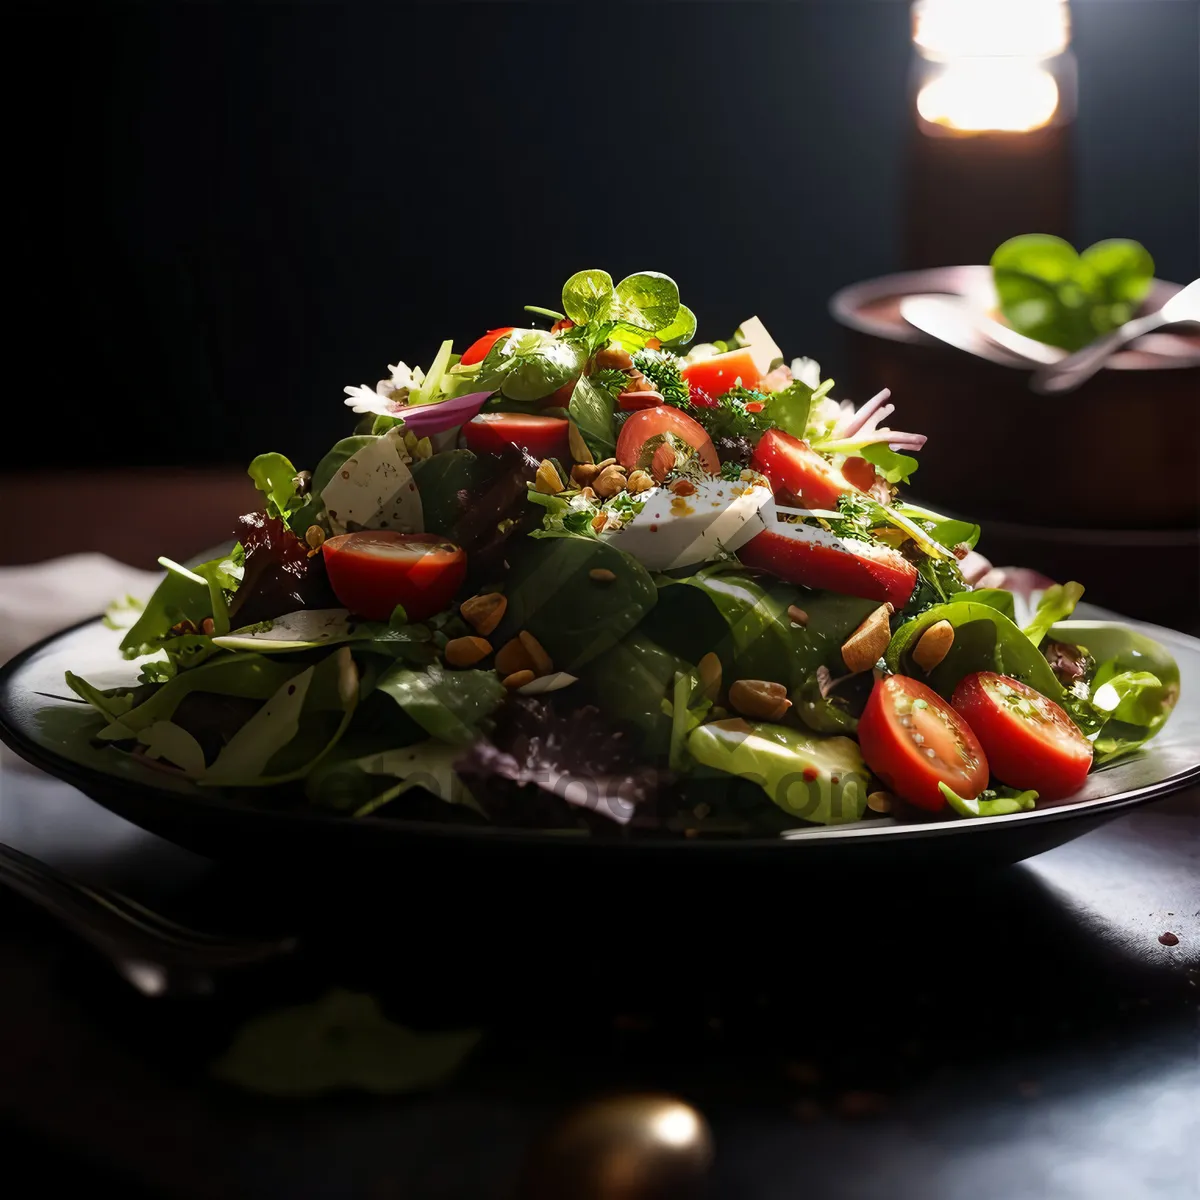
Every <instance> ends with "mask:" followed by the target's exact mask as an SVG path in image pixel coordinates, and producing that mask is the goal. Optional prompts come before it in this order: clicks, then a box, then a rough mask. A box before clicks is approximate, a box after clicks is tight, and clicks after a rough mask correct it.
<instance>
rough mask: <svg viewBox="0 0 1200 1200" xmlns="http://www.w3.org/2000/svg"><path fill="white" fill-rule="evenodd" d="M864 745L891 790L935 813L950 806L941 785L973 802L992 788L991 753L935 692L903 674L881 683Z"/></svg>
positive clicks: (861, 739) (862, 722) (862, 723)
mask: <svg viewBox="0 0 1200 1200" xmlns="http://www.w3.org/2000/svg"><path fill="white" fill-rule="evenodd" d="M858 746H859V749H860V750H861V751H862V755H863V758H865V759H866V760H867V766H868V767H870V768H871V770H872V771H873V772H874V773H875V774H876V775H877V776H879V778H880V779H881V780H882V781H883V783H884V785H885V786H886V787H887V788H888V790H889V791H892V792H895V793H896V795H897V796H902V797H903V798H904V799H905V800H907V801H908V802H909V803H910V804H915V805H917V807H918V808H926V809H929V811H930V812H937V811H939V810H940V809H942V808H945V806H946V798H945V797H944V796H943V795H942V793H941V792H940V791H939V790H938V784H939V783H945V784H946V785H947V786H948V787H950V788H953V790H954V791H955V792H957V793H958V794H959V795H960V796H962V797H963V798H964V799H967V800H973V799H975V797H976V796H978V795H979V793H980V792H982V791H983V789H984V788H985V787H987V785H988V760H987V755H986V754H984V751H983V747H982V746H981V745H980V744H979V739H978V738H977V737H976V736H975V734H974V733H973V732H972V730H971V727H970V725H968V724H967V723H966V721H964V720H963V719H962V717H961V716H959V714H958V713H956V712H955V711H954V709H952V708H951V707H950V705H948V704H947V703H946V702H945V700H943V699H942V698H941V696H939V695H938V694H937V692H935V691H934V690H933V688H931V687H926V686H925V684H923V683H918V682H917V680H915V679H908V678H907V677H906V676H903V675H890V676H888V678H886V679H881V680H879V681H878V682H877V683H876V684H875V688H874V690H873V691H872V692H871V698H870V699H869V700H868V701H867V707H866V708H865V709H864V710H863V715H862V716H861V717H860V718H859V721H858Z"/></svg>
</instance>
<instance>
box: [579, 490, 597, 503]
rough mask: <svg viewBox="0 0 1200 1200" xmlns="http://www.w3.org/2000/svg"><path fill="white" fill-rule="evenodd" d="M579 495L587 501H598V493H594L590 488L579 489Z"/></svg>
mask: <svg viewBox="0 0 1200 1200" xmlns="http://www.w3.org/2000/svg"><path fill="white" fill-rule="evenodd" d="M579 494H580V495H581V496H582V497H583V498H584V499H585V500H595V499H596V493H595V492H594V491H592V489H591V488H590V487H581V488H580V489H579Z"/></svg>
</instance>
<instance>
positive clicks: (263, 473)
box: [246, 453, 300, 518]
mask: <svg viewBox="0 0 1200 1200" xmlns="http://www.w3.org/2000/svg"><path fill="white" fill-rule="evenodd" d="M246 474H247V475H249V476H250V478H251V479H253V480H254V486H255V487H256V488H258V490H259V491H260V492H262V494H263V496H264V497H265V498H266V501H267V515H268V516H270V517H280V518H283V517H286V516H287V515H288V513H289V512H291V511H292V510H293V509H295V508H299V507H300V497H299V496H298V495H297V494H296V482H295V481H296V468H295V467H294V466H292V464H291V461H290V460H289V459H287V458H285V457H284V456H283V455H282V454H275V453H270V454H260V455H258V457H257V458H255V459H254V460H253V461H252V462H251V463H250V466H249V468H248V469H247V471H246Z"/></svg>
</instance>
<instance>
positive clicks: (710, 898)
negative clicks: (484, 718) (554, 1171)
mask: <svg viewBox="0 0 1200 1200" xmlns="http://www.w3.org/2000/svg"><path fill="white" fill-rule="evenodd" d="M0 839H2V840H4V841H6V842H9V843H10V844H13V845H16V846H18V847H20V848H23V849H25V850H26V851H28V852H30V853H32V854H35V855H38V856H40V857H42V858H45V859H47V860H49V861H52V862H55V863H57V864H59V865H62V866H66V867H69V868H70V869H71V870H73V871H76V872H78V873H79V874H80V875H82V876H84V877H87V878H90V879H94V880H97V881H104V882H109V883H114V884H117V885H120V886H122V887H124V888H126V889H127V890H129V891H132V892H134V893H135V894H137V895H140V896H141V897H143V898H145V899H148V900H151V901H153V902H155V903H157V904H159V905H162V906H172V907H174V908H176V909H178V910H180V911H188V910H193V911H194V910H196V909H201V910H207V911H209V912H223V913H225V914H229V913H236V912H239V911H240V912H242V913H243V915H246V916H250V917H254V916H261V915H262V913H263V912H264V911H265V909H266V908H269V907H270V906H271V905H272V903H273V901H274V902H279V901H280V898H279V897H271V896H270V895H269V894H268V895H264V894H263V892H262V889H261V888H259V887H257V886H256V883H255V881H254V880H245V879H241V880H239V879H234V878H231V877H229V876H228V875H224V874H222V873H221V872H219V871H216V870H215V869H214V868H213V867H212V865H211V864H208V863H206V862H205V861H204V860H201V859H198V858H196V857H194V856H192V855H190V854H188V853H186V852H184V851H182V850H179V849H177V848H174V847H172V846H169V845H167V844H165V843H162V842H159V841H157V840H156V839H154V838H152V837H150V836H149V835H147V834H144V833H142V832H141V831H139V830H137V829H134V828H132V827H131V826H128V825H126V824H125V823H124V822H122V821H121V820H119V819H118V818H116V817H114V816H112V815H110V814H108V813H107V812H105V811H104V810H101V809H99V808H97V807H96V806H95V805H93V804H92V803H91V802H90V801H88V800H86V799H85V798H83V797H82V796H80V795H79V794H78V793H75V792H73V791H72V790H71V789H69V788H66V787H64V786H62V785H60V784H58V783H56V782H54V781H52V780H49V779H47V778H45V777H43V776H38V775H35V774H32V773H29V772H27V771H25V770H24V769H18V768H14V767H13V766H12V765H11V764H8V765H7V766H6V768H5V770H4V772H3V774H2V775H0ZM1198 881H1200V793H1198V792H1195V791H1193V792H1192V793H1190V794H1185V795H1181V796H1178V797H1175V798H1172V799H1170V800H1167V801H1163V802H1159V803H1157V804H1155V805H1152V806H1150V807H1147V808H1144V809H1142V810H1139V811H1136V812H1134V813H1132V814H1131V815H1129V816H1127V817H1125V818H1123V819H1121V820H1119V821H1115V822H1113V823H1112V824H1110V825H1108V826H1107V827H1105V828H1103V829H1101V830H1099V831H1097V832H1095V833H1092V834H1089V835H1087V836H1086V837H1084V838H1082V839H1080V840H1078V841H1077V842H1074V843H1072V844H1070V845H1068V846H1065V847H1063V848H1061V849H1059V850H1056V851H1053V852H1051V853H1048V854H1045V855H1043V856H1041V857H1039V858H1037V859H1034V860H1032V861H1030V862H1028V863H1026V864H1024V865H1022V866H1018V867H1013V868H1010V869H1006V870H1002V871H999V872H997V873H995V874H993V875H988V876H984V877H981V878H974V879H970V878H960V879H956V880H942V881H937V880H933V881H930V880H925V881H918V880H913V881H912V883H911V885H907V884H904V883H900V884H891V885H889V886H888V887H886V888H882V889H881V888H877V887H874V886H873V885H872V881H871V880H869V879H851V878H847V879H846V880H845V881H844V882H843V883H842V884H841V885H840V886H838V887H835V888H829V887H828V886H825V887H823V888H821V889H820V890H818V891H816V892H813V891H810V890H806V888H805V887H804V881H803V880H802V879H797V880H796V881H795V887H794V888H792V887H791V886H790V885H789V886H787V887H785V888H783V889H782V890H781V889H780V888H778V887H774V888H764V889H763V891H762V893H761V895H759V894H745V893H743V894H740V895H732V894H729V893H728V892H727V891H723V889H722V881H721V880H720V879H713V880H712V882H711V887H710V888H708V889H707V890H706V892H705V893H704V894H702V895H696V894H689V895H681V894H678V893H677V892H676V891H675V890H674V889H673V888H672V884H671V880H670V879H669V878H664V879H663V881H662V890H661V895H660V896H659V897H658V898H657V902H655V903H653V904H647V903H645V901H644V900H643V901H642V902H640V903H639V905H638V907H637V908H636V909H635V910H633V911H629V910H628V909H627V908H625V907H624V906H623V904H622V888H621V881H620V880H619V879H614V880H613V882H612V890H611V894H609V895H606V896H601V897H596V901H597V903H596V905H595V906H594V907H588V908H581V907H580V906H578V905H575V906H572V907H571V908H570V909H567V908H565V907H564V906H563V905H562V904H561V903H560V902H558V900H557V898H556V897H554V896H546V897H545V899H544V904H542V905H539V906H538V907H536V908H528V907H527V908H524V909H523V910H522V911H517V912H514V911H512V910H511V908H510V907H508V906H506V905H505V880H504V879H503V878H499V877H489V878H473V879H460V880H445V879H442V880H416V881H413V886H412V887H411V888H410V889H409V893H410V894H409V897H408V899H407V900H406V901H403V902H398V903H397V906H396V910H395V911H390V912H382V913H375V914H368V913H362V912H352V911H351V912H341V913H339V912H338V911H337V905H336V900H331V902H330V904H329V906H328V908H326V909H325V910H324V911H325V917H326V919H325V929H324V931H320V930H318V931H316V932H314V933H313V934H312V936H311V938H310V941H309V943H308V946H307V950H306V952H305V953H304V954H302V955H301V958H300V959H299V961H298V962H297V963H296V964H294V965H292V966H290V967H288V968H287V969H286V970H282V971H269V972H265V973H259V974H255V975H251V976H248V977H244V978H241V979H237V980H233V981H230V983H229V984H228V985H227V986H226V987H224V988H222V989H221V990H220V991H219V993H218V995H217V996H216V997H214V998H213V999H210V1000H205V1001H195V1002H193V1001H169V1000H168V1001H150V1000H145V999H141V998H140V997H136V996H135V995H133V993H132V992H130V991H129V990H128V989H127V988H125V986H124V985H122V984H120V983H118V982H117V981H116V980H115V977H112V976H110V974H109V973H108V972H107V970H106V968H105V967H103V966H102V965H101V964H99V963H98V962H95V961H93V960H91V959H90V958H89V957H88V956H87V955H86V954H85V953H83V952H81V951H79V950H78V948H77V947H76V946H75V945H74V944H73V943H72V942H71V941H70V939H69V938H68V937H67V936H66V935H62V934H60V933H59V932H58V931H57V929H56V928H55V927H53V926H51V925H50V924H49V923H48V922H46V921H45V920H43V919H41V918H40V917H38V916H37V915H36V914H34V913H32V912H31V910H29V909H28V908H27V907H26V906H25V905H24V903H23V902H20V901H17V900H15V899H13V898H12V897H9V896H7V895H0V981H2V986H0V1063H2V1064H3V1066H2V1067H0V1131H2V1132H0V1140H3V1141H7V1143H8V1149H7V1154H6V1160H5V1161H6V1166H7V1167H8V1168H9V1171H10V1172H11V1170H12V1169H14V1164H18V1163H21V1162H22V1161H23V1160H28V1163H29V1165H30V1166H31V1168H32V1169H36V1170H37V1171H38V1172H39V1173H40V1177H41V1180H42V1185H43V1186H45V1185H46V1184H48V1183H53V1182H55V1181H60V1182H64V1183H66V1182H71V1181H72V1180H74V1179H76V1178H79V1179H86V1180H87V1181H89V1182H90V1183H91V1184H92V1185H93V1186H94V1185H95V1183H96V1182H97V1181H99V1180H101V1179H103V1178H105V1177H107V1176H112V1177H113V1179H115V1180H119V1181H121V1182H122V1183H123V1184H124V1186H125V1187H126V1194H127V1195H139V1194H146V1195H154V1196H164V1197H179V1198H180V1200H190V1198H193V1197H217V1196H219V1197H240V1196H247V1197H250V1196H255V1197H261V1196H264V1195H269V1196H276V1195H278V1196H289V1197H299V1196H304V1197H308V1196H312V1197H331V1198H332V1197H338V1198H345V1197H355V1198H357V1197H362V1198H363V1200H375V1198H377V1197H446V1198H451V1197H454V1198H458V1197H462V1198H463V1200H467V1198H470V1200H484V1198H489V1197H497V1198H499V1197H502V1196H504V1195H506V1192H507V1189H508V1188H509V1187H510V1185H511V1181H512V1178H513V1176H514V1173H515V1171H516V1170H517V1167H518V1164H519V1162H520V1160H521V1158H522V1155H523V1154H524V1153H525V1151H526V1148H527V1147H528V1145H529V1144H530V1142H531V1140H532V1139H533V1138H534V1137H535V1136H536V1135H537V1133H538V1132H539V1131H540V1130H542V1129H543V1128H544V1127H545V1125H546V1123H547V1122H549V1121H551V1120H553V1119H554V1118H555V1116H556V1115H558V1114H560V1113H561V1112H562V1111H563V1110H564V1109H565V1108H566V1107H567V1106H569V1105H570V1104H571V1103H573V1102H575V1101H577V1100H580V1099H582V1098H585V1097H588V1096H592V1095H596V1094H598V1093H601V1092H605V1091H609V1090H612V1089H629V1088H653V1089H666V1090H669V1091H672V1092H675V1093H677V1094H680V1095H682V1096H684V1097H685V1098H687V1099H689V1100H690V1101H692V1102H693V1103H694V1104H696V1105H697V1106H698V1107H699V1108H700V1109H701V1111H703V1112H704V1113H705V1115H706V1116H707V1117H708V1119H709V1121H710V1122H711V1124H712V1127H713V1130H714V1134H715V1139H716V1147H717V1157H716V1164H715V1168H714V1172H713V1178H712V1191H713V1194H714V1195H718V1196H722V1197H724V1196H729V1197H737V1198H739V1200H742V1198H750V1197H753V1198H757V1197H763V1198H774V1197H779V1198H781V1200H782V1198H783V1197H793V1196H801V1195H804V1196H813V1197H833V1198H838V1200H841V1198H843V1197H844V1198H846V1200H850V1198H854V1200H874V1198H875V1197H879V1198H880V1200H883V1198H885V1197H886V1198H888V1200H891V1198H892V1197H895V1196H921V1197H925V1198H928V1200H959V1198H960V1197H963V1196H972V1197H976V1198H979V1200H992V1198H995V1200H1002V1198H1003V1200H1011V1198H1013V1197H1018V1196H1020V1197H1047V1198H1050V1197H1053V1198H1055V1200H1058V1198H1062V1200H1067V1198H1071V1200H1075V1198H1079V1200H1083V1198H1085V1197H1086V1198H1087V1200H1097V1198H1107V1197H1113V1198H1114V1200H1118V1198H1119V1200H1140V1198H1142V1197H1146V1198H1147V1200H1149V1198H1150V1197H1154V1198H1155V1200H1194V1197H1196V1196H1197V1194H1198V1193H1197V1180H1198V1178H1200V1149H1198V1147H1200V1139H1198V1138H1197V1136H1196V1135H1197V1133H1198V1132H1200V1130H1198V1128H1197V1120H1198V1117H1200V1109H1198V1106H1197V1104H1196V1098H1197V1095H1198V1094H1200V1067H1198V1059H1197V1046H1198V1039H1197V1013H1198V1001H1200V987H1198V986H1197V985H1198V983H1200V882H1198ZM314 888H319V882H318V881H314ZM444 888H456V889H460V890H465V891H466V892H467V893H468V894H469V895H471V896H472V897H474V898H477V901H478V904H477V914H478V915H477V919H476V921H475V922H474V927H470V926H468V925H465V924H458V925H456V926H451V927H449V928H441V929H438V928H437V918H436V911H437V908H438V905H437V895H438V892H439V891H440V890H441V889H444ZM322 907H323V906H322ZM286 908H287V904H286V902H283V903H282V904H279V903H277V904H276V916H277V915H278V911H280V909H282V911H286ZM367 929H369V930H370V932H369V933H368V934H364V935H363V937H362V938H359V939H357V940H355V939H351V942H350V944H349V945H347V944H346V939H345V936H344V935H345V934H346V933H353V932H354V931H355V930H367ZM331 931H332V933H331ZM1166 932H1171V933H1174V934H1175V935H1176V936H1177V937H1178V939H1179V941H1178V944H1177V945H1174V946H1167V945H1164V944H1162V942H1161V941H1160V935H1162V934H1164V933H1166ZM364 940H365V941H366V942H367V943H368V947H369V950H370V953H369V954H365V955H364V954H363V952H362V943H363V941H364ZM1167 940H1170V939H1167ZM331 982H337V983H342V984H345V985H347V986H351V987H358V988H369V989H371V990H374V991H376V992H377V993H378V994H380V995H381V996H383V998H384V1000H385V1003H386V1004H387V1006H388V1008H389V1011H391V1012H393V1013H394V1014H395V1015H396V1016H397V1018H398V1019H403V1020H406V1021H408V1022H409V1023H411V1024H413V1025H416V1026H424V1025H429V1024H431V1023H433V1024H439V1023H446V1024H451V1025H455V1024H458V1025H461V1024H466V1023H477V1024H479V1025H481V1026H482V1027H483V1028H484V1029H485V1030H486V1037H485V1040H484V1042H483V1044H482V1046H481V1048H480V1050H479V1051H478V1052H477V1054H476V1055H475V1057H474V1058H473V1059H472V1060H470V1061H469V1063H468V1064H467V1066H466V1068H465V1069H464V1071H463V1072H462V1073H461V1074H460V1075H459V1077H458V1078H457V1079H456V1080H455V1081H454V1082H453V1083H452V1084H451V1085H449V1086H448V1087H447V1088H446V1089H444V1090H442V1091H440V1092H438V1093H436V1094H433V1095H426V1096H420V1097H412V1098H407V1099H394V1100H367V1099H363V1098H355V1097H347V1098H343V1099H340V1100H338V1099H330V1100H323V1101H303V1102H292V1103H289V1102H281V1101H270V1100H266V1099H262V1098H256V1097H252V1096H247V1095H243V1094H240V1093H235V1092H231V1091H227V1090H224V1089H223V1088H221V1087H219V1086H218V1085H216V1084H215V1083H213V1082H211V1081H210V1080H209V1078H208V1077H207V1075H206V1072H205V1064H206V1063H207V1062H208V1061H209V1060H210V1058H211V1057H212V1055H213V1054H214V1053H216V1052H217V1051H218V1050H219V1049H220V1048H221V1047H222V1046H223V1045H224V1043H225V1041H226V1040H227V1038H228V1037H229V1035H230V1031H231V1030H232V1029H233V1028H234V1027H235V1026H236V1024H237V1023H238V1022H239V1021H240V1020H242V1019H243V1018H244V1017H245V1016H247V1015H248V1014H250V1013H253V1012H255V1011H259V1010H262V1009H263V1008H266V1007H270V1006H273V1005H276V1004H279V1003H283V1002H287V1001H290V1000H294V999H296V998H300V997H306V996H311V995H314V994H316V993H317V992H319V991H320V990H322V989H323V988H324V987H325V986H327V985H328V984H329V983H331Z"/></svg>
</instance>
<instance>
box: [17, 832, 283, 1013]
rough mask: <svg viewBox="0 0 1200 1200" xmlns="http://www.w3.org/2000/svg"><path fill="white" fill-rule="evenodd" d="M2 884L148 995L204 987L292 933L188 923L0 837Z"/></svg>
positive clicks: (266, 954)
mask: <svg viewBox="0 0 1200 1200" xmlns="http://www.w3.org/2000/svg"><path fill="white" fill-rule="evenodd" d="M0 884H4V885H6V886H8V887H9V888H11V889H12V890H13V891H14V892H17V893H18V894H19V895H22V896H24V897H25V898H26V899H27V900H29V901H31V902H32V903H34V904H36V905H37V906H38V907H39V908H41V909H42V910H43V911H45V912H47V913H49V914H50V915H51V916H53V917H55V918H56V919H57V920H58V921H60V922H61V923H62V924H63V925H65V926H66V927H67V928H68V929H69V930H71V932H72V933H74V934H75V935H76V936H78V937H80V938H82V939H83V940H84V941H85V942H87V943H88V944H89V945H90V946H91V947H92V948H93V949H95V950H98V951H99V952H100V953H101V954H102V955H103V956H104V957H105V958H107V959H108V961H109V962H110V963H111V964H112V965H113V967H114V968H116V970H117V972H118V974H120V975H121V976H122V977H123V978H124V979H125V980H126V981H127V982H129V983H130V984H132V985H133V987H135V988H136V989H137V990H138V991H139V992H141V993H142V994H143V995H145V996H165V995H197V994H200V995H203V994H207V993H208V992H211V991H212V988H213V975H214V974H215V973H216V972H219V971H223V970H226V969H228V968H230V967H241V966H249V965H251V964H253V963H261V962H266V961H268V960H269V959H273V958H279V957H281V956H282V955H285V954H288V953H290V952H291V951H292V950H293V949H295V946H296V939H295V938H234V937H228V936H223V935H218V934H212V933H205V932H203V931H202V930H198V929H189V928H188V927H187V926H185V925H180V924H178V923H177V922H175V921H172V920H171V919H170V918H169V917H164V916H162V915H161V914H160V913H156V912H153V911H152V910H151V909H148V908H146V907H145V906H143V905H141V904H139V903H138V902H137V901H136V900H133V899H131V898H130V897H128V896H126V895H124V894H123V893H121V892H117V891H113V890H112V889H110V888H103V887H93V886H91V885H90V884H85V883H81V882H80V881H79V880H76V879H72V878H71V877H70V876H68V875H64V874H63V873H62V872H61V871H58V870H56V869H55V868H54V867H51V866H47V864H46V863H44V862H39V861H38V860H37V859H36V858H30V857H29V855H27V854H22V853H21V851H20V850H14V849H13V848H12V847H11V846H6V845H4V844H3V843H0Z"/></svg>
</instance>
